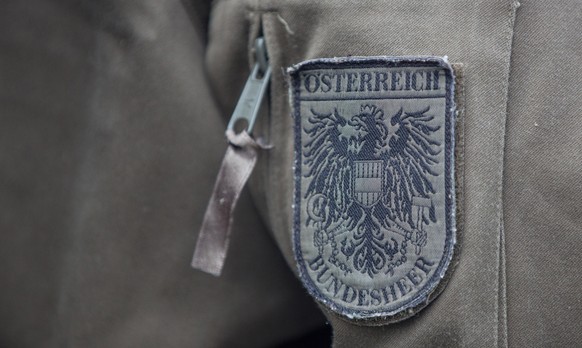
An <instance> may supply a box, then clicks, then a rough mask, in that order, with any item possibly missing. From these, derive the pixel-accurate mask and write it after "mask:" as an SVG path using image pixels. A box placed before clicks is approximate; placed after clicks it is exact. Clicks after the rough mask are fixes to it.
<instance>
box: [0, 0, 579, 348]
mask: <svg viewBox="0 0 582 348" xmlns="http://www.w3.org/2000/svg"><path fill="white" fill-rule="evenodd" d="M518 7H519V8H518ZM581 13H582V4H581V3H580V2H579V1H575V0H566V1H560V2H557V1H556V2H548V1H542V0H523V1H521V4H519V6H518V3H517V2H515V1H513V0H480V1H471V2H467V1H461V0H438V1H434V2H427V1H420V0H394V1H385V2H383V1H376V0H362V1H342V2H339V1H332V0H323V1H308V0H288V1H284V2H282V1H274V0H241V1H237V0H217V1H214V2H212V3H211V2H209V1H187V0H184V1H174V2H160V1H155V0H145V1H140V2H129V1H73V0H66V1H38V0H33V1H16V0H7V1H3V2H2V3H1V4H0V29H1V30H0V125H1V127H0V167H1V170H0V177H1V180H0V208H1V211H2V213H1V214H0V216H1V218H0V264H1V265H3V266H2V267H1V268H0V284H1V287H0V309H1V310H0V346H6V347H40V346H42V347H128V346H139V347H160V346H163V347H270V346H276V345H278V344H281V343H282V342H286V341H288V340H290V339H292V338H294V337H299V336H301V335H304V334H305V333H307V332H309V331H311V330H313V329H314V328H317V327H321V326H324V325H326V324H325V323H326V322H328V323H329V325H331V327H332V329H333V345H334V346H335V347H360V346H365V347H385V346H390V347H424V346H426V347H506V346H509V347H568V346H577V345H579V344H580V342H581V341H582V330H581V329H582V324H581V320H580V317H581V316H582V295H581V292H580V288H581V286H582V278H581V277H580V275H579V272H578V271H577V269H578V264H579V259H580V250H582V229H581V227H580V226H581V224H582V218H581V216H582V214H581V209H580V207H581V206H582V176H581V175H580V173H581V172H582V158H581V155H580V151H579V149H581V148H582V115H581V111H580V110H582V98H580V96H581V93H580V83H579V81H582V69H581V68H580V67H581V66H582V37H581V36H580V30H579V27H580V17H581ZM259 35H263V36H264V37H265V39H266V42H267V49H268V52H269V55H270V62H271V64H272V69H273V76H272V81H271V86H270V95H269V98H268V101H267V102H266V107H264V108H263V114H262V115H261V116H260V119H259V123H258V124H257V126H256V129H257V132H259V133H258V134H261V135H262V136H264V138H265V139H266V140H267V141H268V142H269V143H272V144H273V145H274V148H273V149H271V150H269V152H268V153H263V154H260V156H259V159H258V162H257V165H256V168H255V172H254V174H253V176H252V177H251V179H250V185H249V186H250V193H251V194H250V195H249V194H248V192H245V193H243V194H242V196H241V198H240V201H239V204H238V206H237V208H236V213H235V223H234V225H233V231H232V241H231V245H230V249H229V254H228V256H227V258H226V263H225V267H224V271H223V275H222V276H221V277H220V278H215V277H212V276H209V275H206V274H203V273H201V272H198V271H195V270H193V269H191V268H190V267H189V264H190V259H191V256H192V251H193V249H194V244H195V241H196V237H197V231H198V229H199V227H200V224H201V222H202V217H203V214H204V209H205V207H206V204H207V202H208V198H209V197H210V193H211V190H212V184H213V182H214V179H215V177H216V173H217V171H218V167H219V163H220V160H221V158H222V155H223V154H224V151H225V149H226V141H225V139H224V136H223V134H224V128H225V125H226V121H227V120H228V118H229V116H230V114H231V112H232V110H233V108H234V106H235V104H236V102H237V100H238V96H239V95H240V92H241V89H242V86H243V84H244V82H245V80H246V78H247V76H248V74H249V71H250V67H251V66H252V64H253V63H254V62H253V61H252V57H253V56H254V55H253V48H252V47H253V43H254V40H255V38H256V37H257V36H259ZM350 55H353V56H356V55H357V56H382V55H390V56H410V55H432V56H448V59H449V61H451V62H454V63H456V62H458V63H462V64H463V86H464V98H463V100H464V108H463V110H464V117H463V120H464V153H463V162H464V209H463V210H464V216H465V219H464V226H463V235H462V244H463V246H462V250H461V253H460V256H459V260H458V261H459V262H458V265H457V267H456V269H455V272H454V273H453V275H452V276H451V279H450V280H449V282H448V285H447V287H446V289H445V290H444V292H443V293H442V294H441V295H440V296H439V298H437V299H436V300H435V301H434V302H432V303H431V304H430V305H429V306H427V307H426V308H425V309H424V310H422V311H421V312H420V313H419V314H417V315H416V316H414V317H412V318H409V319H407V320H405V321H403V322H401V323H397V324H392V325H387V326H380V327H364V326H360V325H356V324H354V323H350V322H347V321H345V320H343V319H341V318H339V317H338V316H336V315H334V314H332V313H331V312H328V311H326V310H324V309H323V308H318V307H317V305H316V304H315V301H314V300H313V299H312V298H311V297H310V296H309V295H308V294H307V292H306V291H305V290H304V289H303V288H302V286H301V282H300V281H299V279H298V278H297V277H296V275H297V270H296V264H295V260H294V257H293V252H292V238H291V234H292V224H291V222H292V220H291V214H292V209H291V204H292V196H293V194H292V193H293V180H292V171H291V167H292V162H293V138H292V117H291V110H290V106H289V95H288V87H289V86H288V80H287V76H286V74H285V72H284V69H286V68H287V67H289V66H292V65H294V64H297V63H299V62H301V61H305V60H307V59H313V58H325V57H328V58H329V57H336V56H337V57H345V56H350Z"/></svg>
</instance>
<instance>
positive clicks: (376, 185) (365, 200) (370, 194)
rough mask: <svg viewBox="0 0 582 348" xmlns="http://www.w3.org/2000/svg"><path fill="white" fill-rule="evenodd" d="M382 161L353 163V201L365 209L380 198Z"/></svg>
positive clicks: (382, 171)
mask: <svg viewBox="0 0 582 348" xmlns="http://www.w3.org/2000/svg"><path fill="white" fill-rule="evenodd" d="M382 173H384V162H383V161H354V167H353V173H352V175H353V176H354V186H353V192H354V199H355V200H356V202H358V203H360V204H361V205H363V206H365V207H371V206H373V205H374V204H376V203H378V201H379V200H380V198H382V193H383V192H382Z"/></svg>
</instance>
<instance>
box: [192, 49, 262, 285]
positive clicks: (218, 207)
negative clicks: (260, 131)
mask: <svg viewBox="0 0 582 348" xmlns="http://www.w3.org/2000/svg"><path fill="white" fill-rule="evenodd" d="M270 79H271V67H270V66H269V63H268V56H267V49H266V47H265V40H264V39H263V38H262V37H259V38H257V39H256V41H255V65H254V66H253V69H252V71H251V74H250V76H249V78H248V79H247V82H246V84H245V86H244V88H243V91H242V94H241V96H240V98H239V100H238V102H237V104H236V108H235V109H234V112H233V114H232V117H231V119H230V122H229V123H228V126H227V128H226V137H227V138H228V141H229V146H228V147H227V149H226V153H225V155H224V158H223V160H222V165H221V167H220V170H219V172H218V176H217V177H216V182H215V184H214V189H213V191H212V196H211V197H210V201H209V202H208V206H207V207H206V212H205V214H204V220H203V221H202V227H201V228H200V233H199V234H198V241H197V242H196V248H195V250H194V256H193V257H192V263H191V265H192V267H194V268H196V269H199V270H202V271H204V272H207V273H210V274H213V275H215V276H219V275H220V273H221V272H222V268H223V266H224V261H225V259H226V255H227V251H228V244H229V240H230V231H231V227H232V224H233V211H234V208H235V207H236V203H237V201H238V198H239V196H240V193H241V191H242V190H243V188H244V186H245V185H246V182H247V180H248V179H249V177H250V175H251V173H252V172H253V169H254V167H255V164H256V163H257V157H258V152H259V150H261V149H268V148H270V147H269V146H266V145H264V144H262V143H261V142H260V141H256V140H255V139H254V137H253V135H252V131H253V127H254V125H255V122H256V120H257V116H258V115H259V110H260V108H261V104H262V102H263V99H264V98H265V94H266V91H267V86H268V85H269V80H270ZM241 122H242V123H246V129H243V130H240V131H239V132H237V129H236V128H237V127H238V124H239V123H241Z"/></svg>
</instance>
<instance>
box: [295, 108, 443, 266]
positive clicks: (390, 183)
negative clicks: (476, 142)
mask: <svg viewBox="0 0 582 348" xmlns="http://www.w3.org/2000/svg"><path fill="white" fill-rule="evenodd" d="M311 114H312V115H311V116H310V117H309V119H308V120H307V121H308V122H306V123H305V124H304V127H303V131H304V133H305V134H306V136H307V137H306V139H305V141H304V143H303V144H304V145H303V168H304V169H303V176H304V177H305V178H306V179H307V178H309V179H311V180H310V181H309V184H308V186H307V187H306V190H305V191H304V199H306V200H307V202H308V203H307V205H306V206H307V212H308V218H307V219H306V221H305V223H306V225H313V226H314V227H315V228H316V233H315V236H314V243H315V244H316V246H318V247H319V248H320V250H321V247H322V244H323V243H326V242H329V241H331V242H332V243H333V244H334V245H333V246H332V247H333V248H334V251H333V253H332V261H336V256H337V255H338V253H339V250H337V249H338V248H337V247H336V246H337V244H336V240H335V237H336V236H338V235H340V234H342V235H343V234H345V235H346V237H345V238H344V239H343V240H342V241H341V245H342V247H341V252H342V253H343V255H344V256H345V258H346V259H347V260H348V261H350V260H351V262H353V266H354V268H355V269H356V270H358V271H360V272H362V273H367V274H368V275H369V276H370V277H373V276H374V275H375V274H376V273H378V272H380V271H381V270H382V269H383V268H384V267H385V266H386V265H387V263H388V261H390V260H392V258H393V256H394V255H395V254H396V253H398V252H400V253H401V254H402V255H403V256H404V255H405V253H406V242H408V241H409V242H411V243H412V244H414V245H415V246H416V248H417V253H419V248H420V247H422V246H424V245H425V244H426V232H424V230H423V228H422V227H423V226H426V225H428V224H430V223H434V222H436V216H435V207H434V205H433V203H432V200H431V196H432V195H434V194H435V192H436V191H435V187H434V185H433V183H432V182H431V180H430V178H431V177H436V176H438V175H439V173H438V172H437V171H436V168H435V167H436V165H437V164H438V160H439V154H440V152H441V143H440V142H439V141H437V140H435V138H436V137H435V132H437V131H438V130H439V129H440V126H439V125H433V124H432V121H433V119H434V116H432V115H431V114H430V107H426V108H425V109H423V110H420V111H405V110H404V109H403V108H400V109H399V110H398V111H397V112H396V113H395V114H394V115H392V116H391V117H390V118H389V120H387V119H386V118H385V115H384V112H383V110H381V109H380V108H378V107H376V106H375V105H369V104H366V105H362V106H361V108H360V113H359V114H357V115H354V116H352V117H349V118H344V117H343V116H342V115H340V113H339V112H338V110H337V109H334V110H333V111H332V112H331V113H329V114H328V113H318V112H316V111H315V110H313V109H311ZM415 207H416V208H417V209H416V213H413V208H415ZM421 208H422V209H421ZM385 231H392V232H395V233H398V234H401V235H402V236H405V241H404V243H403V245H402V244H399V243H398V242H397V241H396V240H395V239H394V238H391V239H390V241H388V240H387V239H386V238H385V237H386V233H385ZM326 236H327V237H326ZM343 268H344V269H345V267H343Z"/></svg>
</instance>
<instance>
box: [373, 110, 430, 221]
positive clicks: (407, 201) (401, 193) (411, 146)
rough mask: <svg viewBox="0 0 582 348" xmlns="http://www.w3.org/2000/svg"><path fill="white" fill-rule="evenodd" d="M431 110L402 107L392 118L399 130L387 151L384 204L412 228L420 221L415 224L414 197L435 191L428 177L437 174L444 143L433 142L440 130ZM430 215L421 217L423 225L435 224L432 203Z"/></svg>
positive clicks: (427, 195) (393, 125)
mask: <svg viewBox="0 0 582 348" xmlns="http://www.w3.org/2000/svg"><path fill="white" fill-rule="evenodd" d="M429 111H430V106H429V107H427V108H426V109H424V110H421V111H417V112H405V111H403V109H402V108H401V109H400V110H399V111H398V112H397V113H396V114H395V115H394V116H392V118H391V119H390V124H391V126H392V127H393V128H395V129H396V131H395V132H393V134H392V136H391V137H390V140H389V142H388V145H389V146H388V147H387V149H386V150H385V151H389V156H388V158H389V160H388V162H387V165H386V175H385V177H384V187H385V190H384V192H385V193H386V194H385V196H384V198H383V205H384V206H385V208H386V209H387V210H388V212H389V214H390V215H391V218H392V219H397V220H399V221H401V222H404V223H408V224H409V225H410V226H411V227H412V228H416V227H417V226H416V225H417V224H418V222H419V221H418V220H417V221H413V216H412V205H413V198H414V197H420V198H430V196H431V195H433V194H434V193H435V188H434V186H433V184H432V182H431V180H430V179H429V178H430V177H434V176H437V175H438V172H437V171H436V168H435V167H436V165H437V163H438V160H439V158H438V156H439V154H440V152H441V148H440V145H441V143H440V142H439V141H438V140H435V139H434V133H435V132H437V131H438V130H439V129H440V128H441V127H440V125H434V124H432V123H433V122H432V121H433V120H434V116H432V115H431V114H430V113H429ZM427 213H428V214H422V216H421V217H418V218H419V219H422V220H421V221H422V223H424V224H428V223H429V220H430V221H432V222H435V221H436V217H435V210H434V205H433V204H432V203H431V206H430V208H429V209H428V212H427Z"/></svg>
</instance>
